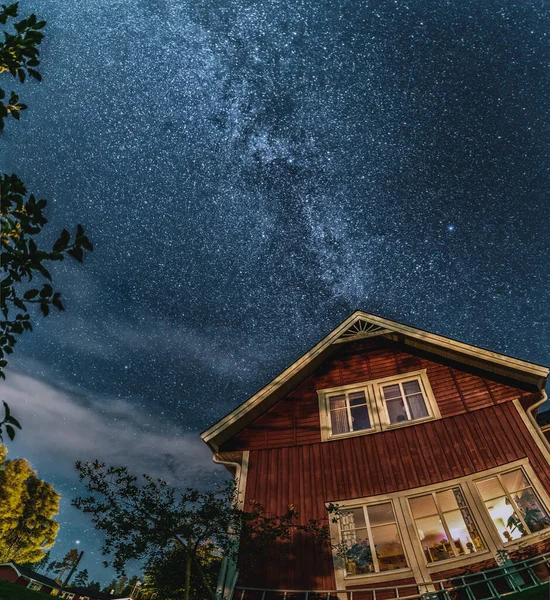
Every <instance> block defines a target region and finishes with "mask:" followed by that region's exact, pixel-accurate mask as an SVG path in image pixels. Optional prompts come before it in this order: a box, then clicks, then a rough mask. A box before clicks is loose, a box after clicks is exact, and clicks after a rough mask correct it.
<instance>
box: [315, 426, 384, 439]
mask: <svg viewBox="0 0 550 600" xmlns="http://www.w3.org/2000/svg"><path fill="white" fill-rule="evenodd" d="M379 432H380V429H375V428H371V429H359V431H350V432H349V433H335V434H331V435H329V437H328V438H327V440H326V441H327V442H331V441H333V440H345V439H346V438H351V437H357V436H359V435H372V434H373V433H379Z"/></svg>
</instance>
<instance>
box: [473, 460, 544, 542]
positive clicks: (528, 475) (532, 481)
mask: <svg viewBox="0 0 550 600" xmlns="http://www.w3.org/2000/svg"><path fill="white" fill-rule="evenodd" d="M517 470H521V472H522V473H523V476H524V477H525V479H526V480H527V481H528V482H529V487H530V488H531V490H532V491H533V493H534V494H535V497H536V498H537V500H538V501H539V502H540V504H541V506H542V507H543V509H544V510H546V513H547V514H548V515H550V503H549V502H548V498H547V497H546V498H545V497H543V494H542V493H541V492H542V491H543V490H541V486H540V482H539V481H538V478H537V477H536V475H535V473H534V472H533V471H532V469H531V468H530V465H528V464H527V463H526V464H520V465H517V466H515V467H513V468H508V469H507V468H504V469H503V470H499V471H498V472H495V473H493V474H491V475H489V476H485V477H476V478H475V479H474V480H473V485H474V487H475V490H476V493H477V495H478V496H479V501H480V506H482V507H483V510H484V512H485V515H486V516H487V518H488V521H490V523H491V526H492V528H493V529H494V532H495V534H496V536H497V537H498V539H499V540H500V542H501V544H502V545H503V546H504V547H507V546H513V545H516V546H517V545H518V544H520V543H523V542H524V541H525V540H529V538H532V537H535V536H537V535H540V534H541V533H542V534H544V535H550V528H544V529H543V530H541V531H531V529H530V527H529V525H527V523H526V522H525V519H524V518H523V516H522V515H521V511H520V510H519V508H518V506H517V504H516V501H515V500H514V497H513V494H512V493H510V492H509V491H508V488H507V487H506V485H505V484H504V483H503V481H502V476H503V475H506V474H508V473H512V471H517ZM492 477H496V478H497V479H498V481H499V483H500V485H501V486H502V489H503V490H504V493H505V495H506V498H507V499H508V502H509V503H510V505H511V506H512V508H513V510H514V513H515V514H516V515H517V517H518V519H519V520H520V521H521V524H522V525H523V527H525V531H529V533H528V534H527V535H522V536H521V537H519V538H517V539H514V540H509V541H506V542H505V541H503V540H502V538H501V537H500V533H499V531H498V529H497V526H496V525H495V522H494V521H493V518H492V517H491V514H490V513H489V509H488V508H487V506H486V505H485V500H483V498H482V497H481V494H480V492H479V490H478V488H477V484H478V483H481V482H482V481H486V480H487V479H491V478H492Z"/></svg>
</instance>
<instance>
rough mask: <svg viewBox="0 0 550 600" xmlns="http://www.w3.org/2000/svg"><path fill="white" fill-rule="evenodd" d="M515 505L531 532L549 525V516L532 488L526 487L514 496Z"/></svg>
mask: <svg viewBox="0 0 550 600" xmlns="http://www.w3.org/2000/svg"><path fill="white" fill-rule="evenodd" d="M514 500H515V502H516V504H517V507H518V509H519V511H520V513H521V516H522V517H523V520H524V521H525V523H527V527H528V528H529V531H530V532H531V533H534V532H535V531H541V530H542V529H546V528H547V527H550V517H549V516H548V512H547V511H546V510H544V508H543V507H542V504H541V503H540V501H539V499H538V498H537V496H536V495H535V492H534V491H533V488H527V489H526V490H523V491H522V492H519V493H518V494H516V495H515V496H514Z"/></svg>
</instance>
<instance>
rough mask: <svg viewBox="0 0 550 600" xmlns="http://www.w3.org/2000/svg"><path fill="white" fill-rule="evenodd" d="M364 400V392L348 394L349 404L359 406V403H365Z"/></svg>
mask: <svg viewBox="0 0 550 600" xmlns="http://www.w3.org/2000/svg"><path fill="white" fill-rule="evenodd" d="M366 402H367V400H366V398H365V392H353V394H350V395H349V405H350V406H359V405H361V404H366Z"/></svg>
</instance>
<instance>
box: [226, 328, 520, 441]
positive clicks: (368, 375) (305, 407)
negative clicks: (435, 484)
mask: <svg viewBox="0 0 550 600" xmlns="http://www.w3.org/2000/svg"><path fill="white" fill-rule="evenodd" d="M388 344H390V345H388ZM419 369H426V370H427V373H428V379H429V380H430V384H431V386H432V389H433V392H434V396H435V398H436V400H437V403H438V406H439V410H440V412H441V416H442V417H452V416H456V415H460V414H463V413H466V412H468V411H473V410H477V409H480V408H485V407H488V406H495V405H497V404H500V403H502V402H507V401H509V400H514V399H515V398H519V397H528V396H531V392H527V391H525V390H520V389H518V388H515V387H511V386H507V385H504V384H502V383H497V382H495V381H491V380H489V379H485V378H482V377H479V376H476V375H470V374H468V373H465V372H463V371H460V370H458V369H454V368H451V367H448V366H445V365H442V364H439V363H437V362H435V361H432V360H428V359H426V358H423V357H419V356H415V355H413V354H410V353H408V352H405V351H404V350H403V349H402V348H401V347H400V346H399V345H397V344H391V343H388V342H386V341H382V340H378V339H377V340H369V341H365V342H358V343H348V344H342V347H341V348H340V349H339V351H338V353H337V354H336V355H335V356H334V357H333V358H332V359H330V360H329V361H327V362H326V363H325V364H323V366H322V367H321V368H319V369H318V370H317V372H316V373H314V374H313V375H311V376H310V377H308V378H307V379H306V380H305V381H303V382H302V383H301V384H300V385H299V386H298V388H297V389H295V390H294V391H293V392H292V393H290V394H289V395H288V396H287V397H286V398H284V399H283V400H281V401H280V402H278V403H277V404H276V405H275V406H273V407H272V408H271V409H270V410H269V411H268V412H267V413H266V414H264V415H262V416H261V417H259V418H258V419H256V421H255V422H254V423H253V424H252V425H250V426H249V427H247V428H246V429H245V430H243V431H242V432H240V433H239V434H238V435H236V436H235V437H234V438H233V439H232V440H230V441H229V442H227V443H226V444H224V446H223V447H222V448H221V450H222V451H230V450H257V449H260V448H280V447H283V446H294V445H301V444H312V443H317V442H320V441H321V433H320V422H319V401H318V397H317V390H320V389H324V388H330V387H337V386H340V385H347V384H350V383H360V382H363V381H368V380H369V379H378V378H381V377H388V376H390V375H395V374H396V373H406V372H408V371H417V370H419Z"/></svg>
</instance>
